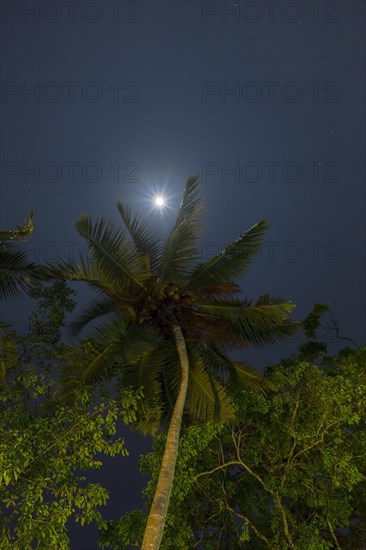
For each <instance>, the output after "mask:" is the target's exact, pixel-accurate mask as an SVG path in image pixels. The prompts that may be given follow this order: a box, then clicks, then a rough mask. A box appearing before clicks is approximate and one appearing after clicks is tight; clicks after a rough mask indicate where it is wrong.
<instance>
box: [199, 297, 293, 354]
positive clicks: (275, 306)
mask: <svg viewBox="0 0 366 550" xmlns="http://www.w3.org/2000/svg"><path fill="white" fill-rule="evenodd" d="M294 307H295V304H292V303H290V302H286V300H285V299H284V298H280V297H271V296H269V295H268V294H266V295H263V296H260V297H259V298H258V300H257V302H256V303H255V304H254V305H252V304H251V301H249V300H239V299H232V300H226V301H225V302H224V301H221V302H220V301H219V300H216V303H210V304H199V306H198V312H203V313H206V314H208V315H209V316H211V317H212V318H213V323H214V319H215V318H216V319H221V320H222V325H221V330H222V331H223V333H225V332H227V333H229V334H234V335H235V336H236V337H237V338H240V339H241V340H242V341H243V343H247V345H250V346H254V347H261V346H263V345H265V344H271V343H277V342H280V341H281V340H283V339H284V338H288V337H290V336H293V335H294V334H296V332H297V330H298V325H297V323H294V322H293V321H290V320H289V319H288V317H289V314H290V313H291V311H292V310H293V308H294ZM218 326H220V324H219V325H218Z"/></svg>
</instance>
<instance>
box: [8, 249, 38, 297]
mask: <svg viewBox="0 0 366 550" xmlns="http://www.w3.org/2000/svg"><path fill="white" fill-rule="evenodd" d="M35 279H38V273H37V266H36V265H35V264H33V263H32V262H29V261H28V260H27V257H26V254H25V252H16V251H14V250H9V249H2V250H1V249H0V300H8V299H15V298H19V297H20V296H21V295H22V294H23V293H24V292H25V290H26V289H27V287H28V286H29V284H30V283H31V282H32V281H34V280H35Z"/></svg>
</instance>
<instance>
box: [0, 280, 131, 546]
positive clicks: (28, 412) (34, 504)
mask: <svg viewBox="0 0 366 550" xmlns="http://www.w3.org/2000/svg"><path fill="white" fill-rule="evenodd" d="M31 295H32V296H33V297H34V298H36V299H37V300H38V304H39V307H38V309H37V311H35V312H34V313H33V314H32V315H31V317H30V320H29V324H28V329H27V331H26V333H25V334H23V335H22V334H19V333H17V332H16V331H14V330H11V329H10V328H9V327H7V326H6V325H4V324H2V326H1V341H0V352H1V353H0V355H1V369H2V371H1V372H2V379H1V384H0V547H1V548H2V549H4V550H6V549H15V550H27V549H34V548H39V549H42V550H43V549H51V548H52V549H66V548H69V538H68V535H67V527H66V524H67V521H68V520H69V519H70V518H74V520H75V521H77V522H80V523H81V524H82V525H83V524H85V523H90V522H92V521H95V522H96V524H97V525H99V526H100V527H101V526H103V525H104V522H103V519H102V516H101V513H100V507H101V506H102V505H104V504H105V503H106V501H107V499H108V493H107V491H106V490H105V489H104V488H103V487H102V486H101V485H100V484H98V483H90V482H88V480H87V475H86V473H87V471H88V470H90V469H95V468H99V467H101V466H102V460H101V456H102V455H110V456H114V455H116V454H121V455H126V454H127V450H126V449H125V446H124V441H123V438H117V437H116V436H115V434H116V423H117V422H118V421H120V420H123V421H129V420H131V421H132V420H133V419H134V418H135V411H136V408H137V403H138V399H139V395H137V394H134V393H132V392H125V394H124V395H123V396H121V399H120V400H119V401H118V400H116V399H113V398H111V396H108V394H107V392H104V394H103V395H101V396H100V398H99V399H98V400H97V401H96V400H95V399H93V395H92V393H91V391H90V390H88V389H86V388H76V390H75V395H74V400H73V405H72V406H69V405H68V404H67V403H65V401H64V400H62V399H61V395H60V391H59V388H58V384H57V382H56V381H55V378H56V377H55V370H52V368H53V369H54V368H55V367H56V366H57V365H59V366H60V365H63V364H66V363H73V362H75V358H76V357H77V359H78V360H79V361H80V360H83V361H84V362H87V361H88V360H89V358H90V354H91V353H95V351H94V350H90V349H89V348H90V346H89V345H88V344H87V343H85V344H84V346H83V347H81V348H80V349H78V353H76V348H73V347H72V346H70V345H68V344H64V343H61V342H60V337H61V330H62V326H63V324H64V318H65V312H67V311H71V310H72V309H73V306H74V303H73V301H72V299H71V292H70V291H69V290H67V289H66V287H65V286H64V284H63V283H56V284H55V285H53V286H51V287H49V288H47V287H46V288H41V287H35V288H33V290H32V291H31ZM51 367H52V368H51ZM140 397H141V396H140Z"/></svg>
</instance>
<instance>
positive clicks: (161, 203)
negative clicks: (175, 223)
mask: <svg viewBox="0 0 366 550" xmlns="http://www.w3.org/2000/svg"><path fill="white" fill-rule="evenodd" d="M155 205H156V206H159V207H160V208H161V207H162V206H164V205H165V199H164V197H156V198H155Z"/></svg>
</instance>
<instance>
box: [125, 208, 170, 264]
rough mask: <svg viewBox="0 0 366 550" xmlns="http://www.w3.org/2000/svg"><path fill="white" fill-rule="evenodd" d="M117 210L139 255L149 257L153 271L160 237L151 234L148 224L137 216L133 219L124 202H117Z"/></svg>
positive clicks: (157, 255)
mask: <svg viewBox="0 0 366 550" xmlns="http://www.w3.org/2000/svg"><path fill="white" fill-rule="evenodd" d="M117 208H118V211H119V213H120V215H121V217H122V220H123V222H124V224H125V226H126V228H127V230H128V232H129V234H130V236H131V238H132V241H133V243H134V245H135V247H136V253H137V255H138V256H147V257H148V258H149V260H150V266H151V269H154V268H155V266H156V263H157V260H158V257H159V252H160V251H159V239H158V237H157V236H156V235H155V234H152V233H151V232H150V229H149V225H148V224H147V223H143V222H141V221H140V220H139V219H138V217H137V216H135V217H134V218H132V216H131V212H130V210H129V209H128V208H127V207H126V206H125V205H124V204H123V203H122V201H117Z"/></svg>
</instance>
